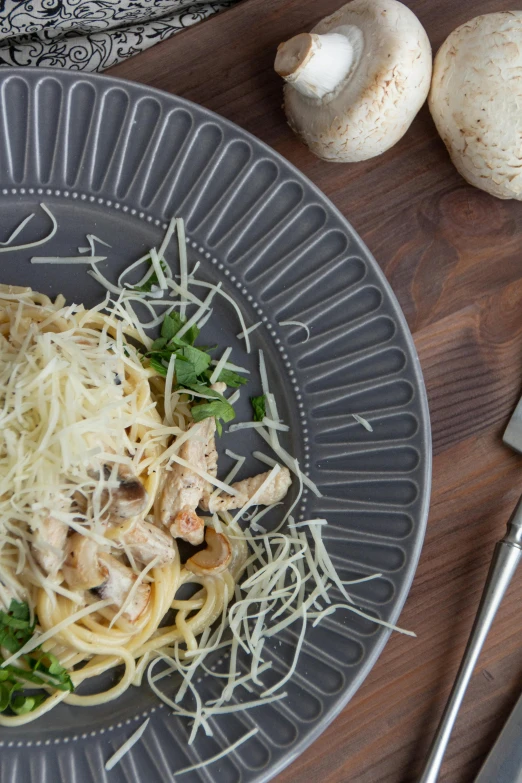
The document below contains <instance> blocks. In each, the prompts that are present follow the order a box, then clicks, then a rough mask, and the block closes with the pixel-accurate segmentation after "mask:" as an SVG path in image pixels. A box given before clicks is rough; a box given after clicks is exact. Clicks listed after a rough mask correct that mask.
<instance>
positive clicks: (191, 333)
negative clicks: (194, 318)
mask: <svg viewBox="0 0 522 783" xmlns="http://www.w3.org/2000/svg"><path fill="white" fill-rule="evenodd" d="M199 332H200V330H199V329H198V327H197V326H196V324H192V326H191V327H190V328H189V329H187V331H186V332H185V334H184V335H183V336H184V338H185V340H186V341H187V343H188V344H189V345H194V343H195V342H196V340H197V339H198V336H199Z"/></svg>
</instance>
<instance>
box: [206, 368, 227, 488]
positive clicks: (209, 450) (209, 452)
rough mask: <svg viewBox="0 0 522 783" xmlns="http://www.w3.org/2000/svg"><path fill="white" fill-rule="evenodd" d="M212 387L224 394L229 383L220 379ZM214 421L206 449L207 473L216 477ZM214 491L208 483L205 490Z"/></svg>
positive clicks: (216, 455)
mask: <svg viewBox="0 0 522 783" xmlns="http://www.w3.org/2000/svg"><path fill="white" fill-rule="evenodd" d="M210 388H211V389H212V390H213V391H217V392H218V393H219V394H223V393H224V392H225V391H226V388H227V385H226V383H223V382H222V381H218V383H213V384H212V386H211V387H210ZM212 421H213V422H214V426H213V427H211V429H210V432H209V436H208V440H207V447H206V449H205V462H206V463H207V473H210V475H211V476H214V478H215V477H216V476H217V463H218V453H217V450H216V420H215V419H213V420H212ZM213 491H214V487H213V486H212V485H210V484H208V483H207V484H206V485H205V492H213Z"/></svg>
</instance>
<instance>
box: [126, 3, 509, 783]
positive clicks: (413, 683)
mask: <svg viewBox="0 0 522 783" xmlns="http://www.w3.org/2000/svg"><path fill="white" fill-rule="evenodd" d="M339 5H340V2H339V0H321V2H317V0H245V1H244V2H243V3H240V4H239V5H237V6H235V7H234V8H233V9H232V10H230V11H227V12H225V13H223V14H220V15H217V16H216V17H213V18H212V19H211V20H209V21H207V22H204V23H203V24H201V25H197V26H196V27H194V28H191V29H189V30H187V31H186V32H184V33H182V34H180V35H179V36H175V38H173V39H171V40H170V41H167V42H165V43H163V44H160V45H158V46H156V47H154V48H153V49H151V50H149V51H148V52H146V53H144V54H142V55H139V56H138V57H136V58H133V59H131V60H129V61H127V62H125V63H123V64H122V65H119V66H118V67H116V68H113V69H112V71H111V73H112V74H113V75H115V76H121V77H124V78H128V79H133V80H136V81H139V82H143V83H146V84H149V85H152V86H154V87H159V88H161V89H164V90H167V91H169V92H174V93H177V94H179V95H182V96H184V97H186V98H190V99H191V100H193V101H196V102H198V103H201V104H203V105H204V106H207V107H208V108H210V109H213V110H214V111H217V112H219V113H220V114H222V115H224V116H225V117H228V118H229V119H231V120H233V121H234V122H236V123H238V124H239V125H241V126H242V127H244V128H246V129H247V130H249V131H250V132H251V133H253V134H254V135H256V136H258V137H259V138H261V139H262V140H263V141H265V142H267V143H268V144H270V145H271V146H272V147H274V148H275V149H276V150H277V151H278V152H280V153H281V154H283V155H284V156H285V157H286V158H288V159H289V160H290V161H291V162H292V163H293V164H294V165H296V166H297V167H298V168H299V169H300V170H301V171H303V172H304V173H305V174H306V175H307V176H308V177H309V178H310V179H312V180H313V181H314V182H315V183H316V184H317V185H319V187H320V188H321V189H322V190H323V191H324V192H325V193H326V195H327V196H329V198H330V199H331V200H332V201H333V202H334V204H335V205H336V206H337V207H338V208H339V209H340V210H341V211H342V212H343V213H344V214H345V215H346V216H347V217H348V219H349V220H350V221H351V223H352V224H353V225H354V227H355V228H356V229H357V231H358V232H359V233H360V234H361V236H362V237H363V239H364V240H365V242H366V243H367V245H368V246H369V248H370V249H371V251H372V252H373V253H374V255H375V257H376V258H377V260H378V262H379V264H380V265H381V266H382V268H383V270H384V272H385V273H386V275H387V277H388V279H389V281H390V283H391V284H392V286H393V288H394V290H395V293H396V295H397V297H398V299H399V301H400V303H401V305H402V307H403V309H404V312H405V314H406V317H407V319H408V323H409V325H410V328H411V330H412V332H413V334H414V338H415V341H416V345H417V349H418V352H419V356H420V360H421V364H422V367H423V370H424V374H425V378H426V384H427V389H428V395H429V399H430V406H431V416H432V425H433V437H434V478H433V494H432V503H431V511H430V519H429V525H428V532H427V536H426V543H425V546H424V550H423V553H422V557H421V561H420V565H419V569H418V572H417V575H416V578H415V581H414V584H413V588H412V590H411V593H410V596H409V598H408V601H407V604H406V607H405V609H404V612H403V615H402V617H401V623H402V624H403V625H405V626H406V627H409V628H414V629H415V630H416V632H417V634H418V638H417V639H416V640H413V641H412V640H411V639H409V638H404V637H400V636H394V637H392V639H391V640H390V642H389V643H388V645H387V647H386V649H385V651H384V653H383V654H382V656H381V657H380V659H379V661H378V663H377V664H376V666H375V668H374V669H373V671H372V673H371V675H370V676H369V677H368V679H367V680H366V682H365V683H364V685H363V686H362V687H361V689H360V690H359V691H358V693H357V694H356V696H355V697H354V699H353V700H352V702H351V703H350V704H349V706H348V707H347V708H346V709H345V710H344V712H343V713H342V714H341V715H340V716H339V717H338V718H337V720H335V721H334V723H333V724H332V725H331V726H330V727H329V728H328V729H327V730H326V732H325V733H324V734H323V735H322V736H321V738H320V739H319V740H318V741H317V742H315V743H314V745H313V746H312V747H310V748H309V749H308V750H307V751H306V752H305V753H304V754H303V755H302V756H301V757H300V758H299V759H298V760H297V761H295V762H294V764H292V765H291V766H290V767H289V768H288V769H286V770H285V771H284V772H283V773H282V774H281V775H279V777H278V778H277V781H278V783H298V782H301V781H303V780H310V781H321V783H348V781H357V783H408V782H409V781H411V782H412V783H413V781H415V780H416V778H417V776H418V773H419V770H420V768H421V764H422V760H423V758H424V756H425V754H426V751H427V748H428V744H429V742H430V739H431V736H432V734H433V731H434V729H435V726H436V723H437V720H438V718H439V716H440V712H441V710H442V707H443V705H444V702H445V699H446V697H447V694H448V691H449V688H450V687H451V684H452V682H453V678H454V676H455V672H456V668H457V666H458V663H459V660H460V658H461V655H462V652H463V648H464V645H465V642H466V639H467V635H468V633H469V630H470V627H471V623H472V620H473V617H474V614H475V611H476V608H477V603H478V599H479V596H480V592H481V590H482V586H483V584H484V579H485V575H486V571H487V567H488V564H489V559H490V556H491V553H492V547H493V544H494V542H495V541H496V540H497V539H498V538H499V537H500V536H501V534H502V532H503V526H504V524H505V522H506V520H507V518H508V516H509V513H510V511H511V509H512V507H513V505H514V504H515V502H516V500H517V498H518V495H519V493H520V490H521V488H522V457H518V456H516V455H515V454H513V453H512V452H510V451H509V450H508V449H507V448H505V447H504V446H503V445H502V442H501V433H502V431H503V428H504V426H505V424H506V422H507V419H508V418H509V415H510V414H511V411H512V409H513V407H514V405H515V403H516V401H517V399H518V396H519V394H520V391H521V389H522V204H520V203H519V202H515V201H499V200H495V199H493V198H492V197H490V196H488V195H487V194H485V193H482V192H480V191H478V190H475V189H473V188H471V187H469V186H467V185H466V183H465V182H464V181H463V180H462V179H461V178H460V176H459V175H458V174H457V172H456V171H455V169H454V168H453V166H452V165H451V163H450V161H449V158H448V156H447V154H446V151H445V149H444V146H443V144H442V142H441V141H440V139H439V138H438V136H437V134H436V132H435V128H434V126H433V123H432V121H431V118H430V116H429V112H428V110H427V107H424V108H423V109H422V110H421V112H420V113H419V115H418V116H417V118H416V119H415V121H414V123H413V125H412V127H411V129H410V131H409V132H408V133H407V135H406V136H405V138H404V139H402V141H401V142H399V144H397V145H396V146H395V147H394V148H393V149H392V150H390V151H389V152H387V153H386V154H385V155H383V156H381V157H379V158H376V159H374V160H370V161H367V162H364V163H359V164H351V165H345V164H344V165H343V164H327V163H324V162H321V161H319V160H317V159H316V158H314V157H313V156H312V155H311V154H310V153H309V152H308V150H307V149H306V148H305V147H303V146H302V145H301V144H300V143H299V142H298V141H297V140H296V139H295V137H294V136H293V134H292V133H291V132H290V130H289V129H288V127H287V126H286V123H285V120H284V116H283V113H282V111H281V83H280V81H279V79H278V78H277V77H276V76H275V74H274V73H273V70H272V63H273V57H274V52H275V48H276V46H277V44H278V43H279V42H280V41H282V40H284V39H285V38H287V37H289V36H291V35H293V34H294V33H296V32H299V31H301V30H308V29H310V27H311V26H312V25H313V24H314V23H315V22H317V21H318V19H319V18H320V17H322V16H324V15H326V14H327V13H331V12H332V11H334V10H335V9H336V8H337V7H338V6H339ZM407 5H409V6H410V8H411V9H412V10H413V11H414V12H415V13H416V14H417V15H418V16H419V18H420V20H421V21H422V23H423V24H424V26H425V28H426V30H427V32H428V35H429V37H430V40H431V42H432V46H433V48H434V50H436V49H437V48H438V46H440V44H441V43H442V41H443V40H444V38H445V37H446V36H447V35H448V33H449V32H450V31H451V30H452V29H453V28H454V27H456V26H457V25H458V24H460V23H462V22H464V21H466V20H467V19H470V18H471V17H473V16H475V15H477V14H479V13H487V12H491V11H498V10H502V9H509V8H510V7H511V5H512V4H511V2H509V0H473V2H472V1H471V0H467V1H466V2H464V1H463V2H460V3H455V2H454V0H407ZM521 578H522V577H519V578H518V579H516V580H515V582H514V584H513V585H512V586H511V588H510V590H509V593H508V595H507V597H506V599H505V601H504V603H503V605H502V607H501V610H500V613H499V615H498V617H497V619H496V621H495V624H494V628H493V631H492V633H491V635H490V637H489V639H488V640H487V643H486V647H485V649H484V652H483V654H482V656H481V659H480V662H479V666H478V668H477V671H476V673H475V676H474V677H473V680H472V682H471V686H470V688H469V691H468V694H467V697H466V701H465V704H464V707H463V709H462V712H461V714H460V716H459V720H458V723H457V726H456V729H455V732H454V735H453V739H452V742H451V745H450V748H449V750H448V753H447V757H446V760H445V764H444V768H443V773H442V775H441V781H444V783H468V781H470V780H472V779H473V777H474V775H475V774H476V773H477V771H478V769H479V768H480V765H481V762H482V760H483V758H484V756H485V754H486V753H487V751H488V750H489V748H490V746H491V744H492V742H493V740H494V738H495V737H496V735H497V733H498V731H499V730H500V728H501V726H502V723H503V721H504V720H505V718H506V717H507V715H508V713H509V710H510V709H511V707H512V706H513V704H514V702H515V701H516V699H517V697H518V695H519V692H520V690H521V688H522V650H521V649H520V646H521V645H520V639H521V631H522V613H521V612H520V609H519V601H520V591H521Z"/></svg>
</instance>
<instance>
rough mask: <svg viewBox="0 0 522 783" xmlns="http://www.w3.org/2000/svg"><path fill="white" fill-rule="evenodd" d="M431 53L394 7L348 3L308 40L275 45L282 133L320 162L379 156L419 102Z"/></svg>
mask: <svg viewBox="0 0 522 783" xmlns="http://www.w3.org/2000/svg"><path fill="white" fill-rule="evenodd" d="M431 64H432V61H431V47H430V42H429V40H428V36H427V35H426V32H425V30H424V28H423V27H422V25H421V23H420V22H419V20H418V19H417V17H416V16H415V14H414V13H413V12H412V11H410V10H409V8H406V6H405V5H403V4H402V3H399V2H397V0H353V1H352V2H351V3H347V4H346V5H344V6H343V7H342V8H340V9H339V10H338V11H336V12H335V13H334V14H332V15H331V16H327V17H326V18H325V19H323V20H322V21H321V22H319V24H318V25H316V26H315V27H314V28H313V30H312V32H311V33H301V34H299V35H296V36H295V37H294V38H291V39H290V40H289V41H286V42H285V43H283V44H280V46H279V47H278V50H277V56H276V59H275V65H274V67H275V70H276V71H277V73H278V74H279V75H280V76H282V77H283V79H285V80H286V82H287V84H286V85H285V90H284V98H285V102H284V108H285V111H286V116H287V119H288V123H289V125H290V127H291V128H292V129H293V130H294V131H295V132H296V133H297V134H298V135H299V136H300V137H301V139H302V140H303V141H304V142H305V144H307V145H308V146H309V147H310V149H311V150H312V152H314V153H315V154H316V155H318V156H319V157H320V158H323V159H324V160H330V161H344V162H351V161H358V160H366V159H367V158H373V157H374V156H375V155H380V154H381V153H382V152H385V151H386V150H387V149H389V148H390V147H391V146H393V145H394V144H395V143H396V142H397V141H399V139H400V138H401V137H402V136H403V135H404V133H405V132H406V131H407V129H408V128H409V126H410V124H411V122H412V120H413V118H414V117H415V115H416V114H417V112H418V111H419V109H420V107H421V106H422V104H423V103H424V101H425V100H426V96H427V94H428V90H429V86H430V79H431Z"/></svg>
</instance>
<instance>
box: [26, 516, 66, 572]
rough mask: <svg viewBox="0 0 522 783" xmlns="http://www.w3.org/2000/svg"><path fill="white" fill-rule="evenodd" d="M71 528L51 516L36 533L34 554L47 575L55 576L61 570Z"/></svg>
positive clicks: (33, 545)
mask: <svg viewBox="0 0 522 783" xmlns="http://www.w3.org/2000/svg"><path fill="white" fill-rule="evenodd" d="M68 530H69V528H68V526H67V525H64V523H63V522H58V521H57V520H56V519H54V518H53V517H51V516H49V517H47V518H46V519H44V520H43V522H42V523H41V524H40V527H39V528H38V529H37V530H36V531H35V533H34V536H33V542H32V547H31V548H32V552H33V554H34V557H35V560H36V562H37V563H38V564H39V565H40V566H41V568H42V569H43V570H44V571H45V573H46V574H49V575H51V576H54V574H56V573H57V571H59V570H60V568H61V565H62V563H63V561H64V559H65V551H64V550H65V542H66V539H67V532H68Z"/></svg>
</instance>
